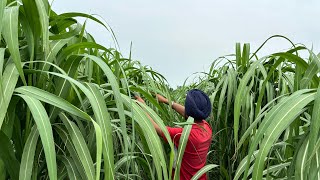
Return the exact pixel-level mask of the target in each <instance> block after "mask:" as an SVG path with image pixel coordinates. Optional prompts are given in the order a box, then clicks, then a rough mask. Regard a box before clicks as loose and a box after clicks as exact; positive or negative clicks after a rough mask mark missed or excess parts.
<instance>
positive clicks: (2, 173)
mask: <svg viewBox="0 0 320 180" xmlns="http://www.w3.org/2000/svg"><path fill="white" fill-rule="evenodd" d="M78 18H85V19H86V21H85V23H84V24H80V23H79V22H78V21H77V19H78ZM0 20H1V21H2V23H0V179H48V178H50V179H107V180H109V179H171V177H172V176H174V178H175V179H179V173H175V174H174V175H172V174H171V170H172V165H173V158H174V149H173V143H172V142H171V141H170V140H169V143H168V144H164V143H163V141H162V140H161V139H160V138H159V137H158V135H157V133H156V131H155V129H154V128H153V126H152V124H151V122H150V120H149V119H148V117H147V115H146V112H147V113H148V114H150V116H151V117H152V118H153V119H154V120H155V121H156V122H157V123H158V124H159V125H160V127H161V128H162V130H163V131H164V132H165V135H166V136H167V137H168V136H169V134H168V132H167V131H166V129H165V125H170V126H173V125H179V126H184V127H185V128H184V131H183V135H182V140H181V141H180V143H181V144H180V145H179V147H180V148H179V149H178V152H177V154H176V157H177V162H178V166H177V168H179V167H180V166H179V163H181V158H182V155H183V151H184V148H183V147H184V146H185V143H186V141H184V140H186V139H187V138H188V134H189V132H190V124H191V123H192V121H193V120H192V119H189V120H188V122H185V120H184V119H183V118H181V117H179V116H178V115H177V114H176V113H174V112H173V111H172V109H170V108H169V107H167V106H164V105H162V104H159V103H158V102H157V101H156V100H155V98H154V97H153V96H152V94H155V93H160V94H162V95H164V96H166V97H168V98H169V99H170V100H174V101H176V102H180V103H182V104H183V103H184V98H185V94H186V91H187V90H189V89H192V88H198V89H202V90H203V91H205V92H206V93H207V94H208V95H209V96H210V98H211V101H212V105H213V110H212V114H211V116H210V117H209V118H208V119H207V121H208V122H209V123H210V124H211V126H212V127H213V131H214V137H213V140H212V147H211V149H210V151H209V154H208V165H207V166H205V167H204V168H203V169H202V170H201V171H200V172H199V174H198V175H200V174H201V173H206V172H208V175H209V177H210V178H214V179H216V178H217V177H219V178H220V179H241V178H243V179H249V178H252V179H262V178H269V179H270V178H271V179H272V178H282V179H288V178H295V179H319V178H320V177H319V176H320V174H319V166H320V164H319V163H320V162H319V160H320V159H319V147H320V138H319V128H320V119H319V118H320V114H319V113H320V107H319V106H320V91H319V90H318V85H319V74H318V73H319V68H320V61H319V56H318V55H315V54H314V53H313V52H312V51H311V50H308V49H307V48H306V47H304V46H302V45H294V44H293V43H291V42H290V41H289V40H288V42H290V43H291V44H292V47H291V49H290V50H288V51H286V52H277V53H274V54H271V55H268V56H264V57H262V58H260V57H258V55H257V53H258V51H259V49H260V48H259V49H258V51H256V52H254V53H252V54H251V53H250V46H249V44H244V46H243V48H241V46H240V44H236V53H235V54H234V55H229V56H224V57H221V58H219V59H217V60H215V61H214V62H213V64H212V66H211V68H210V71H209V72H207V73H204V74H205V75H204V76H201V78H199V79H198V80H196V81H195V82H194V83H192V84H188V85H183V86H181V87H179V88H177V89H175V90H173V89H171V88H170V87H169V85H168V84H167V83H166V80H165V78H164V77H163V76H162V75H161V74H159V73H157V72H155V71H153V70H152V69H151V68H149V67H145V66H142V65H141V64H140V63H139V62H138V61H134V60H131V57H129V58H124V57H123V56H122V55H121V53H120V52H118V51H117V50H116V49H114V48H105V47H103V46H101V45H99V44H97V43H96V42H95V40H94V38H93V37H92V36H91V35H90V34H89V33H88V32H86V30H85V27H86V22H87V21H95V22H96V23H98V24H100V25H101V26H103V27H105V28H106V31H109V32H110V33H111V34H113V32H112V30H111V29H110V28H109V27H108V26H107V25H106V24H105V23H103V22H102V21H100V20H99V19H97V18H95V17H93V16H91V15H88V14H83V13H64V14H60V15H58V14H56V13H55V12H54V11H52V10H51V6H50V5H49V4H48V2H47V0H1V1H0ZM271 38H282V39H285V40H287V39H286V38H285V37H282V36H273V37H271ZM114 41H115V42H116V38H114ZM267 41H268V40H267ZM267 41H266V43H267ZM264 44H265V43H264ZM264 44H263V45H264ZM263 45H262V46H261V48H263ZM301 53H304V54H308V56H307V58H301V57H300V56H299V54H301ZM133 93H139V94H140V95H142V96H143V97H144V98H145V99H146V101H147V105H148V106H145V105H143V104H137V102H136V101H134V100H132V98H131V97H132V94H133ZM168 139H169V138H168ZM176 172H179V171H176ZM195 178H196V177H195Z"/></svg>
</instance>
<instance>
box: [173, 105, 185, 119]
mask: <svg viewBox="0 0 320 180" xmlns="http://www.w3.org/2000/svg"><path fill="white" fill-rule="evenodd" d="M171 107H172V109H174V110H175V111H177V113H179V114H180V115H181V116H183V117H186V116H185V108H184V106H183V105H181V104H178V103H175V102H173V103H172V106H171Z"/></svg>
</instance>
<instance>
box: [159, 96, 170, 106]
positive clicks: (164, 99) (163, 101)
mask: <svg viewBox="0 0 320 180" xmlns="http://www.w3.org/2000/svg"><path fill="white" fill-rule="evenodd" d="M156 97H157V100H158V101H159V102H160V103H166V104H168V102H169V101H168V99H167V98H165V97H163V96H161V95H160V94H156Z"/></svg>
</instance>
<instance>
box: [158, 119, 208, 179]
mask: <svg viewBox="0 0 320 180" xmlns="http://www.w3.org/2000/svg"><path fill="white" fill-rule="evenodd" d="M167 129H168V132H169V134H170V137H171V139H172V141H173V142H174V145H175V146H176V147H178V146H179V140H180V137H181V134H182V130H183V128H172V127H167ZM162 137H163V138H164V139H165V140H166V138H165V136H164V134H162ZM211 137H212V129H211V127H210V125H209V124H208V123H207V122H206V121H205V120H202V122H200V123H196V124H193V125H192V128H191V132H190V135H189V139H188V142H187V145H186V149H185V151H184V155H183V158H182V162H181V168H180V179H181V180H190V179H191V178H192V177H193V175H195V174H196V173H197V172H198V171H199V170H200V169H201V168H203V167H204V166H205V165H206V160H207V153H208V151H209V148H210V144H211ZM199 179H200V180H206V179H207V176H206V174H204V175H202V176H201V177H200V178H199Z"/></svg>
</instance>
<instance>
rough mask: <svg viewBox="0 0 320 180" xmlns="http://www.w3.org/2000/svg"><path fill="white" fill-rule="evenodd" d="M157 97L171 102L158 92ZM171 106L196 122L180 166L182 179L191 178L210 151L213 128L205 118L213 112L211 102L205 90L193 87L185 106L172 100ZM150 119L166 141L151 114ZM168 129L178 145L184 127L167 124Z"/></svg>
mask: <svg viewBox="0 0 320 180" xmlns="http://www.w3.org/2000/svg"><path fill="white" fill-rule="evenodd" d="M156 97H157V99H158V101H159V102H160V103H165V104H169V101H168V99H166V98H165V97H163V96H161V95H159V94H157V95H156ZM136 99H137V100H138V101H139V102H142V103H145V102H144V100H143V99H142V98H141V97H139V96H136ZM171 107H172V108H173V109H174V110H175V111H177V112H178V113H179V114H181V115H182V116H184V117H185V119H187V118H188V117H189V116H191V117H193V118H194V122H195V124H193V125H192V128H191V131H190V135H189V138H188V142H187V145H186V148H185V151H184V155H183V158H182V163H181V168H180V179H181V180H190V179H191V178H192V177H193V176H194V175H195V174H196V173H197V172H198V171H199V170H200V169H201V168H202V167H204V166H205V165H206V160H207V153H208V151H209V148H210V144H211V138H212V129H211V127H210V125H209V124H208V123H207V122H206V121H205V119H206V118H207V117H208V116H209V115H210V113H211V102H210V99H209V97H208V96H207V95H206V94H205V93H204V92H202V91H201V90H198V89H193V90H190V91H188V93H187V97H186V100H185V106H183V105H181V104H178V103H175V102H172V103H171ZM149 119H150V120H151V122H152V124H153V126H154V128H155V129H156V131H157V133H158V135H159V136H161V137H162V138H164V140H165V141H166V138H165V136H164V133H163V132H162V130H161V129H160V127H159V126H158V125H157V124H156V123H155V122H154V121H153V119H152V118H151V117H150V116H149ZM167 130H168V132H169V134H170V137H171V139H172V141H173V142H174V145H175V146H176V147H178V146H179V140H180V137H181V134H182V130H183V128H174V127H168V126H167ZM199 179H200V180H206V179H207V176H206V174H204V175H202V176H201V177H200V178H199Z"/></svg>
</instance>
